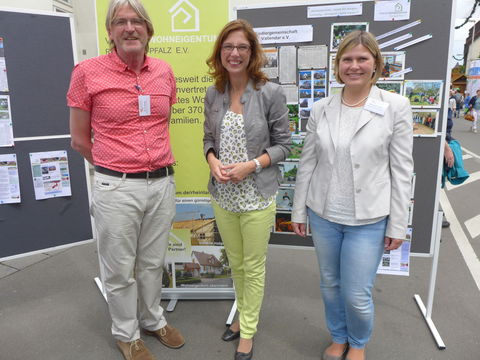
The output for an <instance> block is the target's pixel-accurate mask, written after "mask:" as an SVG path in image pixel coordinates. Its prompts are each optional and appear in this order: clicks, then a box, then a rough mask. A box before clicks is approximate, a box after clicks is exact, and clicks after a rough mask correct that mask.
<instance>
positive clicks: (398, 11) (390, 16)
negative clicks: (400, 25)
mask: <svg viewBox="0 0 480 360" xmlns="http://www.w3.org/2000/svg"><path fill="white" fill-rule="evenodd" d="M408 19H410V0H394V1H392V0H384V1H375V16H374V20H375V21H399V20H408Z"/></svg>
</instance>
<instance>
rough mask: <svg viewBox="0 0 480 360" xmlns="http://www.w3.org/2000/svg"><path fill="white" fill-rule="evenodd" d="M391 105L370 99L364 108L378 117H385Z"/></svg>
mask: <svg viewBox="0 0 480 360" xmlns="http://www.w3.org/2000/svg"><path fill="white" fill-rule="evenodd" d="M388 106H389V104H388V103H386V102H383V101H380V100H376V99H368V100H367V102H366V103H365V105H364V106H363V108H364V109H365V110H368V111H370V112H373V113H375V114H378V115H382V116H383V115H385V111H386V110H387V108H388Z"/></svg>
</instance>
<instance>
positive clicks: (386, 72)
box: [380, 51, 405, 80]
mask: <svg viewBox="0 0 480 360" xmlns="http://www.w3.org/2000/svg"><path fill="white" fill-rule="evenodd" d="M382 58H383V69H382V75H381V76H380V79H381V80H403V78H404V75H403V74H402V75H399V76H395V74H396V73H398V72H400V71H403V70H405V52H404V51H391V52H382Z"/></svg>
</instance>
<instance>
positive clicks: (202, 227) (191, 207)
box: [173, 204, 223, 246]
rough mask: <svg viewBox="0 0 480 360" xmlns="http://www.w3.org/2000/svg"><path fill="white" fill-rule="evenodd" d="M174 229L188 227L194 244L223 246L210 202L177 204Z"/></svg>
mask: <svg viewBox="0 0 480 360" xmlns="http://www.w3.org/2000/svg"><path fill="white" fill-rule="evenodd" d="M173 229H174V230H175V229H188V230H190V234H191V243H192V246H197V245H216V246H223V242H222V239H221V237H220V234H219V232H218V228H217V224H216V222H215V217H214V215H213V209H212V207H211V206H210V204H177V214H176V216H175V219H174V221H173Z"/></svg>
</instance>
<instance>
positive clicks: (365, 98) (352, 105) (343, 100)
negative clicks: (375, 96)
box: [342, 94, 370, 107]
mask: <svg viewBox="0 0 480 360" xmlns="http://www.w3.org/2000/svg"><path fill="white" fill-rule="evenodd" d="M369 95H370V94H369ZM369 95H367V96H366V97H364V98H363V99H362V100H360V101H359V102H356V103H355V104H349V103H348V102H346V101H345V99H344V98H343V94H342V103H344V104H345V105H347V106H350V107H355V106H357V105H360V104H361V103H362V102H364V101H365V100H367V99H368V96H369Z"/></svg>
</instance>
